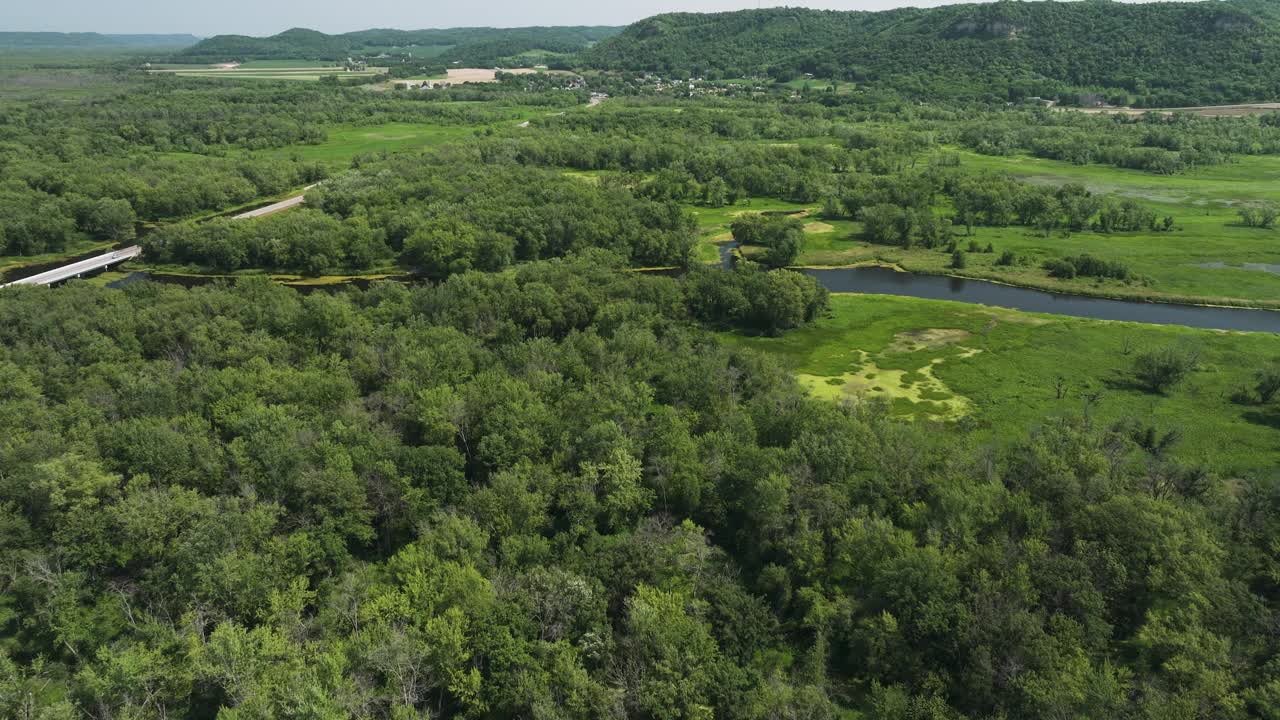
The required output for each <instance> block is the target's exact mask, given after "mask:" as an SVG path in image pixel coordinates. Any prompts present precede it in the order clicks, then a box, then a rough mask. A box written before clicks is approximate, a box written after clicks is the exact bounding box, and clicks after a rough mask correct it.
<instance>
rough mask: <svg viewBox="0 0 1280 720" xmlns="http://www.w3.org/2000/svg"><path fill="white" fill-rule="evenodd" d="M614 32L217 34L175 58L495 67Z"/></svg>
mask: <svg viewBox="0 0 1280 720" xmlns="http://www.w3.org/2000/svg"><path fill="white" fill-rule="evenodd" d="M619 31H620V28H612V27H528V28H450V29H447V30H390V29H375V30H360V31H356V32H350V33H344V34H342V35H326V34H325V33H321V32H317V31H315V30H307V29H304V28H293V29H291V30H286V31H284V32H282V33H280V34H278V35H273V36H271V37H265V38H256V37H248V36H244V35H218V36H215V37H211V38H208V39H207V40H203V41H201V42H199V43H197V44H196V45H193V46H192V47H189V48H187V49H185V50H183V51H182V52H181V53H179V54H178V55H177V56H176V59H180V60H183V61H187V62H225V61H229V60H275V59H289V60H343V59H346V58H347V57H350V56H352V55H361V54H365V53H368V54H377V53H380V52H381V51H382V50H384V49H388V48H396V49H398V50H397V51H398V52H414V53H416V54H417V55H419V56H430V57H434V58H437V59H439V60H446V61H454V60H457V61H459V62H460V63H465V64H468V65H480V66H485V65H492V64H494V62H495V61H496V60H497V59H499V58H507V57H512V56H516V55H519V54H521V53H524V52H529V51H533V50H541V51H546V52H551V53H563V54H567V53H573V52H577V51H579V50H582V49H585V48H588V47H590V46H591V45H593V44H594V43H596V42H598V41H600V40H603V39H605V38H607V37H610V36H612V35H615V34H617V33H618V32H619Z"/></svg>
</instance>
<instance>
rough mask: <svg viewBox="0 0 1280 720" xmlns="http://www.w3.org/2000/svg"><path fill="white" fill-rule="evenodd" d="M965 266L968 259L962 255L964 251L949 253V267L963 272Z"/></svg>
mask: <svg viewBox="0 0 1280 720" xmlns="http://www.w3.org/2000/svg"><path fill="white" fill-rule="evenodd" d="M967 264H968V259H967V258H966V257H965V253H964V251H963V250H957V251H955V252H953V253H951V267H952V268H954V269H956V270H963V269H964V267H965V265H967Z"/></svg>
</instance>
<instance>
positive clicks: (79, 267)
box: [0, 245, 142, 288]
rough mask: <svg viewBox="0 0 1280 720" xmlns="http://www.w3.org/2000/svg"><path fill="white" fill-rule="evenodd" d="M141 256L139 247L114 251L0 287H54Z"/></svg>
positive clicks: (134, 246) (0, 286)
mask: <svg viewBox="0 0 1280 720" xmlns="http://www.w3.org/2000/svg"><path fill="white" fill-rule="evenodd" d="M141 254H142V248H141V247H140V246H138V245H133V246H131V247H127V248H124V249H122V250H112V251H111V252H109V253H105V254H103V255H97V256H95V257H91V258H87V259H84V260H80V261H78V262H73V263H71V264H70V265H63V266H62V267H60V268H54V269H53V270H47V271H45V272H42V273H40V274H39V275H32V276H31V277H29V278H22V279H21V280H14V281H13V282H11V283H6V284H4V285H0V288H6V287H9V286H10V285H52V284H54V283H58V282H62V281H63V280H70V279H71V278H74V277H80V276H81V275H84V274H85V273H90V272H94V271H96V270H102V269H103V268H108V267H111V266H112V265H118V264H120V263H122V262H124V261H125V260H131V259H133V258H136V257H138V256H139V255H141Z"/></svg>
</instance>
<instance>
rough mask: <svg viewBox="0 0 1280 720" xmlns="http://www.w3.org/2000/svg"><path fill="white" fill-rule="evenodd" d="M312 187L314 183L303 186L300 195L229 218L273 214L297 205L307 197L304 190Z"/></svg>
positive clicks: (243, 218) (244, 218)
mask: <svg viewBox="0 0 1280 720" xmlns="http://www.w3.org/2000/svg"><path fill="white" fill-rule="evenodd" d="M313 187H315V185H308V186H307V187H305V188H303V190H304V192H303V194H301V195H296V196H294V197H291V198H289V199H288V200H281V201H280V202H278V203H275V204H274V205H268V206H266V207H260V208H258V209H257V210H250V211H249V212H247V213H240V214H239V215H236V216H235V217H233V218H231V219H232V220H248V219H249V218H256V217H263V216H266V215H274V214H275V213H278V212H280V211H281V210H288V209H289V208H291V207H297V206H299V205H301V204H302V203H303V201H305V200H306V199H307V194H306V192H305V191H306V190H310V189H311V188H313Z"/></svg>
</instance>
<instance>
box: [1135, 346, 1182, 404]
mask: <svg viewBox="0 0 1280 720" xmlns="http://www.w3.org/2000/svg"><path fill="white" fill-rule="evenodd" d="M1197 362H1198V358H1197V356H1196V354H1195V353H1193V352H1190V351H1187V350H1184V349H1180V348H1176V347H1166V348H1162V349H1160V350H1151V351H1148V352H1144V353H1142V354H1141V355H1139V356H1138V357H1137V358H1136V359H1135V360H1134V363H1133V374H1134V377H1135V378H1137V380H1138V383H1139V384H1141V385H1142V386H1143V387H1145V388H1147V389H1148V390H1150V391H1151V392H1158V393H1164V392H1167V391H1168V390H1170V389H1171V388H1173V387H1174V386H1175V385H1177V384H1178V383H1180V382H1182V381H1183V380H1184V379H1186V377H1187V375H1189V374H1191V371H1192V370H1195V368H1196V364H1197Z"/></svg>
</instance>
